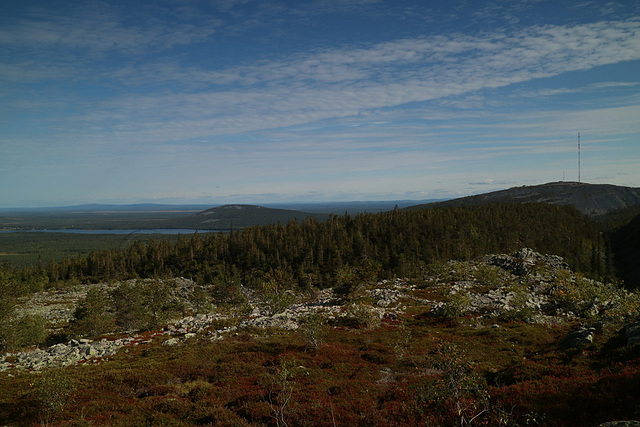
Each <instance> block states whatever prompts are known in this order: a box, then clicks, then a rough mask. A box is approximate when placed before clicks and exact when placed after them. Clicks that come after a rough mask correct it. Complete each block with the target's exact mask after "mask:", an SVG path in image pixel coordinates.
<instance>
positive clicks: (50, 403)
mask: <svg viewBox="0 0 640 427" xmlns="http://www.w3.org/2000/svg"><path fill="white" fill-rule="evenodd" d="M33 385H34V387H35V392H36V399H37V401H38V410H39V413H40V421H41V422H42V424H43V425H49V422H50V421H51V420H52V419H53V418H54V417H55V416H56V415H57V414H58V413H60V412H61V411H62V410H63V409H64V408H65V407H66V406H67V405H68V404H69V403H70V402H71V400H72V398H73V393H74V390H75V387H74V385H73V383H72V382H71V380H70V379H69V377H68V376H67V375H66V374H65V372H64V371H62V370H59V369H49V370H47V371H46V372H45V373H43V374H41V375H40V376H39V377H38V378H37V379H36V381H35V382H34V383H33Z"/></svg>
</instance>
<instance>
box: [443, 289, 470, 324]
mask: <svg viewBox="0 0 640 427" xmlns="http://www.w3.org/2000/svg"><path fill="white" fill-rule="evenodd" d="M470 304H471V299H470V297H469V293H468V292H466V291H458V292H456V293H450V294H449V295H447V297H446V298H445V305H444V309H443V312H442V315H443V317H444V318H446V319H449V320H456V319H458V318H459V317H460V316H462V315H464V314H465V312H466V311H467V310H468V309H469V306H470Z"/></svg>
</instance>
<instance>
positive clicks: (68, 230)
mask: <svg viewBox="0 0 640 427" xmlns="http://www.w3.org/2000/svg"><path fill="white" fill-rule="evenodd" d="M196 231H197V232H198V233H218V232H220V231H226V230H194V229H190V228H148V229H147V228H144V229H135V230H134V229H128V230H87V229H83V228H63V229H51V230H0V233H68V234H193V233H195V232H196Z"/></svg>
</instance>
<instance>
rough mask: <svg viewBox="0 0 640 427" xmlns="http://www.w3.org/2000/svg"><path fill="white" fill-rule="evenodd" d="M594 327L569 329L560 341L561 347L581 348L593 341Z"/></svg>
mask: <svg viewBox="0 0 640 427" xmlns="http://www.w3.org/2000/svg"><path fill="white" fill-rule="evenodd" d="M595 332H596V329H595V328H593V327H587V328H580V329H577V330H575V331H571V332H569V333H568V334H567V336H566V337H564V339H563V340H562V343H560V346H561V347H563V348H582V347H586V346H588V345H590V344H592V343H593V336H594V334H595Z"/></svg>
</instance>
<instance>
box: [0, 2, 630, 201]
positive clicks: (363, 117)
mask: <svg viewBox="0 0 640 427" xmlns="http://www.w3.org/2000/svg"><path fill="white" fill-rule="evenodd" d="M578 132H580V145H581V150H580V165H581V166H580V170H578V154H577V151H578V150H577V141H578ZM578 172H580V178H581V181H582V182H588V183H594V184H603V183H606V184H615V185H624V186H630V187H640V2H638V1H635V0H623V1H611V2H607V1H602V0H598V1H589V0H563V1H558V0H492V1H485V0H473V1H471V0H444V1H435V0H434V1H430V0H420V1H418V0H413V1H406V0H308V1H303V0H293V1H289V0H153V1H145V0H136V1H130V0H126V1H111V0H106V1H94V0H82V1H58V0H18V1H14V0H3V1H2V2H0V207H5V208H9V207H37V206H64V205H74V204H83V203H121V204H127V203H148V202H152V203H175V204H185V203H211V204H224V203H255V204H260V203H281V202H293V201H295V202H316V201H350V200H406V199H409V200H425V199H437V198H452V197H459V196H464V195H470V194H476V193H483V192H488V191H493V190H498V189H504V188H509V187H514V186H522V185H536V184H542V183H546V182H554V181H562V180H566V181H577V180H578Z"/></svg>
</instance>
